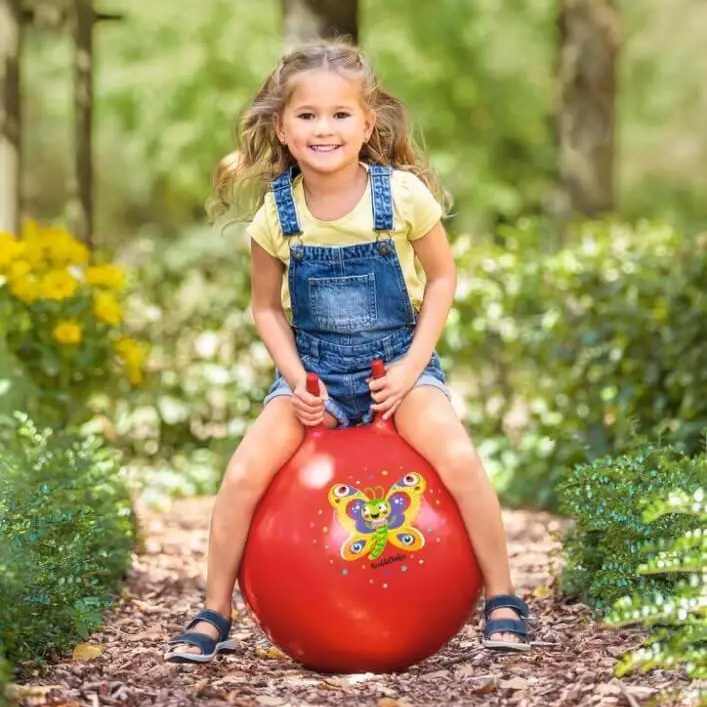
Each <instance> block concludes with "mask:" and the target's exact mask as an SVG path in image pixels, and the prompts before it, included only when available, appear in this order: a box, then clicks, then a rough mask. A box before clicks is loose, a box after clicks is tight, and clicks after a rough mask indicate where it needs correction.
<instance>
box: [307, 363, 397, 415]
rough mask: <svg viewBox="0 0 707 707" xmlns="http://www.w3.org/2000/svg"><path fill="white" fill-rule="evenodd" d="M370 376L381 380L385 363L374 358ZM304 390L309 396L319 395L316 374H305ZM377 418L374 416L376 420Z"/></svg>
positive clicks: (310, 372)
mask: <svg viewBox="0 0 707 707" xmlns="http://www.w3.org/2000/svg"><path fill="white" fill-rule="evenodd" d="M371 375H372V376H373V377H374V378H382V377H383V376H384V375H385V363H383V361H381V359H379V358H376V359H374V360H373V361H371ZM306 388H307V392H308V393H309V394H310V395H319V376H318V375H317V374H316V373H314V372H312V371H309V372H308V373H307V382H306ZM378 417H379V416H378V415H376V419H378Z"/></svg>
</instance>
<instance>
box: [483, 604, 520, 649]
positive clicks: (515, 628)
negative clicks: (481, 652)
mask: <svg viewBox="0 0 707 707" xmlns="http://www.w3.org/2000/svg"><path fill="white" fill-rule="evenodd" d="M496 609H513V611H515V612H516V613H517V614H518V618H517V619H491V620H489V614H491V612H492V611H494V610H496ZM529 614H530V612H529V610H528V605H527V604H526V603H525V602H524V601H522V600H521V599H518V597H516V596H514V595H513V594H497V595H496V596H495V597H491V598H490V599H487V600H486V603H485V604H484V637H483V640H482V641H481V645H482V646H484V648H493V649H496V650H509V651H527V650H530V642H529V640H528V625H527V621H528V618H529ZM494 633H515V634H517V635H518V636H520V638H521V640H520V641H519V642H512V641H492V640H491V639H490V637H491V636H492V635H493V634H494Z"/></svg>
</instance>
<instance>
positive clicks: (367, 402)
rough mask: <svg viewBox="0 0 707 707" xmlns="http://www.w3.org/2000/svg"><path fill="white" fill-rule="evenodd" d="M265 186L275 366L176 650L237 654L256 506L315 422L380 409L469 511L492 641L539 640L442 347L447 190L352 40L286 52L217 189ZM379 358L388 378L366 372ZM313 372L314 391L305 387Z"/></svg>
mask: <svg viewBox="0 0 707 707" xmlns="http://www.w3.org/2000/svg"><path fill="white" fill-rule="evenodd" d="M253 187H255V189H256V191H257V193H258V195H259V209H258V211H257V213H256V214H255V216H254V217H253V220H252V222H251V223H250V226H249V229H248V230H249V235H250V239H251V260H252V263H251V274H252V309H253V315H254V319H255V325H256V328H257V330H258V333H259V335H260V336H261V338H262V340H263V342H264V343H265V346H266V347H267V349H268V351H269V352H270V355H271V356H272V359H273V361H274V363H275V365H276V368H277V372H276V375H275V379H274V381H273V384H272V386H271V388H270V391H269V393H268V395H267V396H266V398H265V401H264V407H263V410H262V412H261V414H260V416H259V417H258V419H257V420H256V421H255V422H254V423H253V425H252V426H251V427H250V429H249V430H248V432H247V433H246V435H245V437H244V438H243V441H242V442H241V444H240V445H239V447H238V449H237V450H236V451H235V453H234V455H233V457H232V458H231V460H230V462H229V464H228V468H227V470H226V473H225V475H224V478H223V482H222V485H221V488H220V490H219V493H218V496H217V498H216V503H215V506H214V510H213V516H212V520H211V531H210V539H209V556H208V575H207V589H206V602H205V603H206V608H205V609H204V610H202V611H200V612H198V613H197V614H196V615H195V616H194V617H193V619H192V620H191V622H190V623H189V624H188V626H187V630H186V632H185V633H183V634H181V635H179V636H176V637H175V638H173V639H172V640H171V641H170V646H169V649H168V651H167V653H166V655H165V657H166V659H167V660H170V661H195V662H205V661H208V660H211V658H213V657H214V656H215V655H217V654H218V653H219V652H222V651H223V652H225V651H229V650H232V649H233V648H234V642H233V641H230V640H229V639H228V634H229V631H230V628H231V621H230V615H231V601H232V594H233V589H234V585H235V581H236V577H237V575H238V568H239V564H240V560H241V555H242V552H243V547H244V544H245V541H246V537H247V534H248V528H249V525H250V521H251V519H252V516H253V513H254V511H255V507H256V505H257V503H258V501H259V499H260V498H261V496H262V494H263V493H264V492H265V490H266V488H267V486H268V484H269V483H270V481H271V480H272V478H273V476H274V475H275V474H276V473H277V470H278V469H279V468H280V467H281V466H282V465H283V464H284V463H285V462H286V461H287V460H288V459H289V457H290V456H292V454H293V453H294V451H295V450H296V449H297V447H298V446H299V445H300V443H301V442H302V439H303V437H304V431H305V428H306V427H309V426H313V425H318V424H320V423H323V424H325V425H327V426H329V427H335V426H347V425H357V424H363V423H367V422H369V421H370V420H371V419H372V416H373V414H374V413H375V412H380V413H381V414H382V415H383V417H384V418H389V417H393V419H394V422H395V426H396V428H397V430H398V432H399V434H400V435H401V436H402V437H403V438H404V439H405V440H406V441H407V442H408V443H409V444H410V445H412V446H413V447H414V448H415V449H416V450H417V451H418V452H419V453H420V454H422V455H423V456H424V457H426V458H427V459H428V460H429V462H430V463H431V464H432V465H433V466H434V467H435V468H436V469H437V471H438V473H439V475H440V477H441V478H442V480H443V482H444V483H445V485H446V486H447V488H448V489H449V491H450V492H451V494H452V495H453V496H454V498H455V500H456V502H457V505H458V506H459V510H460V511H461V514H462V517H463V518H464V522H465V524H466V528H467V530H468V533H469V536H470V538H471V542H472V544H473V547H474V550H475V553H476V556H477V559H478V562H479V566H480V567H481V570H482V573H483V576H484V584H485V596H486V605H485V624H484V636H483V644H484V645H485V646H486V647H488V648H505V649H516V650H524V649H527V648H529V643H528V640H527V630H526V623H525V619H526V617H527V611H528V609H527V606H526V604H525V603H524V602H523V601H521V600H520V599H518V598H517V597H516V596H514V595H513V589H512V584H511V577H510V570H509V566H508V556H507V551H506V542H505V533H504V529H503V524H502V520H501V512H500V507H499V503H498V500H497V498H496V495H495V493H494V491H493V489H492V487H491V484H490V482H489V480H488V478H487V476H486V473H485V471H484V468H483V464H482V462H481V459H480V458H479V455H478V454H477V452H476V449H475V448H474V445H473V443H472V441H471V440H470V439H469V437H468V435H467V433H466V431H465V429H464V427H463V426H462V424H461V422H460V421H459V419H458V418H457V416H456V415H455V413H454V410H453V408H452V406H451V404H450V401H449V391H448V389H447V387H446V385H445V379H444V374H443V372H442V369H441V366H440V361H439V357H438V356H437V354H436V352H435V346H436V344H437V341H438V339H439V337H440V334H441V333H442V330H443V327H444V323H445V320H446V318H447V314H448V312H449V309H450V306H451V304H452V301H453V298H454V291H455V285H456V274H455V267H454V262H453V260H452V255H451V251H450V247H449V243H448V241H447V236H446V233H445V230H444V227H443V226H442V223H441V220H440V219H441V217H442V216H443V213H444V206H445V205H446V203H445V199H444V196H443V193H442V192H441V189H440V187H439V186H438V184H437V181H436V179H435V177H434V175H433V173H432V172H431V170H430V169H429V168H428V167H427V166H426V165H425V164H424V161H423V160H422V159H421V157H420V156H419V155H418V153H417V151H416V149H415V147H414V144H413V141H412V138H411V136H410V131H409V128H408V126H407V121H406V116H405V111H404V107H403V105H402V103H401V102H400V101H399V100H398V99H396V98H394V97H393V96H391V95H390V94H389V93H387V92H386V91H384V90H383V89H382V87H381V86H380V84H379V82H378V79H377V78H376V76H375V75H374V73H373V71H372V70H371V67H370V65H369V64H368V62H367V60H366V59H365V57H364V56H363V55H362V53H361V52H360V51H359V50H358V49H357V48H356V47H353V46H350V45H348V44H344V43H340V42H326V43H321V44H316V45H310V46H306V47H303V48H300V49H297V50H295V51H293V52H291V53H290V54H287V55H286V56H285V57H283V58H282V59H281V61H280V62H279V64H278V66H277V67H276V68H275V70H274V71H273V72H272V74H271V75H270V76H269V77H268V79H267V80H266V82H265V84H264V85H263V87H262V88H261V89H260V91H259V92H258V94H257V95H256V97H255V100H254V101H253V104H252V105H251V106H250V108H249V109H248V111H247V112H246V113H245V116H244V119H243V121H242V126H241V149H240V152H239V155H238V159H235V160H234V159H231V160H230V163H229V164H227V165H226V166H225V167H223V168H222V169H221V171H220V174H219V181H218V183H217V185H216V194H217V195H224V194H229V195H233V194H238V193H239V191H240V190H241V189H246V188H253ZM376 358H380V359H383V360H384V361H385V364H386V371H385V375H384V376H383V377H381V378H377V379H370V365H371V361H372V360H373V359H376ZM307 371H314V372H316V373H317V374H318V375H319V379H320V387H319V395H311V394H310V393H308V392H307V390H306V372H307ZM283 591H286V588H284V589H283Z"/></svg>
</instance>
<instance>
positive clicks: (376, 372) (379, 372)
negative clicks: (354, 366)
mask: <svg viewBox="0 0 707 707" xmlns="http://www.w3.org/2000/svg"><path fill="white" fill-rule="evenodd" d="M371 373H372V374H373V377H374V378H382V377H383V376H384V375H385V364H384V363H383V361H381V360H380V359H379V358H376V359H375V360H373V361H372V363H371Z"/></svg>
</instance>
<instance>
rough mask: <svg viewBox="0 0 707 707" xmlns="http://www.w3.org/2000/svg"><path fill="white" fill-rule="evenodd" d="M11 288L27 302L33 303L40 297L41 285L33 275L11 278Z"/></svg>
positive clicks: (19, 298)
mask: <svg viewBox="0 0 707 707" xmlns="http://www.w3.org/2000/svg"><path fill="white" fill-rule="evenodd" d="M9 288H10V292H11V293H12V294H13V295H14V296H15V297H16V298H17V299H18V300H20V302H24V303H25V304H32V302H34V301H35V300H36V299H37V297H39V285H38V284H37V281H36V280H35V279H34V278H33V277H32V276H31V275H19V276H17V277H13V278H11V279H10V284H9Z"/></svg>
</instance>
